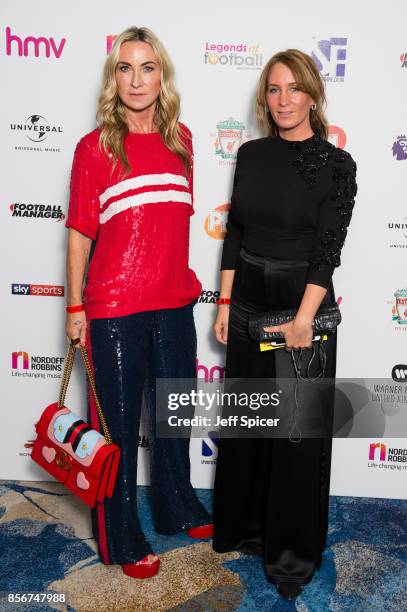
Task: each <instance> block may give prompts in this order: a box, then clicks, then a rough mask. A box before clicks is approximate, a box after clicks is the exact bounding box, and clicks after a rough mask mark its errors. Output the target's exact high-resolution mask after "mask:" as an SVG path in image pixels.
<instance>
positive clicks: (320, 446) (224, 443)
mask: <svg viewBox="0 0 407 612" xmlns="http://www.w3.org/2000/svg"><path fill="white" fill-rule="evenodd" d="M307 267H308V266H307V263H306V262H298V261H281V260H264V259H262V258H259V257H257V256H253V255H252V254H249V253H247V252H245V251H242V253H241V258H240V261H239V265H238V268H237V270H236V273H235V279H234V284H233V291H232V305H231V311H230V320H229V334H228V345H227V359H226V378H227V379H230V378H241V377H243V378H270V377H271V378H274V377H279V378H282V379H289V378H292V379H295V369H294V366H293V362H292V356H291V353H290V352H288V351H286V350H285V349H278V350H273V351H266V352H261V351H260V350H259V344H258V343H256V342H255V341H253V340H251V339H250V338H249V336H248V330H247V327H248V318H249V315H250V313H253V312H265V311H269V310H285V309H291V308H298V307H299V305H300V302H301V299H302V296H303V294H304V290H305V286H306V274H307ZM334 300H335V298H334V291H333V287H332V285H331V286H330V287H329V289H328V291H327V294H326V297H325V299H324V302H323V303H327V304H333V303H334ZM325 352H326V357H327V360H326V367H325V377H326V378H327V379H330V380H331V381H332V380H333V379H334V377H335V369H336V334H334V335H332V336H330V337H329V339H328V341H327V342H325ZM308 353H309V354H310V353H311V350H310V349H307V350H306V351H305V357H306V356H307V355H308ZM309 384H311V383H309ZM312 387H313V389H312V390H313V393H314V398H315V393H317V394H318V393H319V391H318V387H317V385H313V386H312ZM322 389H323V387H322V386H321V393H322ZM325 391H326V389H325ZM291 401H292V402H293V401H294V399H293V398H292V400H291ZM333 402H334V392H332V393H328V394H327V393H326V392H325V394H324V397H323V399H322V406H323V411H324V413H325V416H324V418H326V420H327V421H328V429H329V423H330V424H332V419H333ZM303 409H305V407H304V400H303V398H301V397H300V402H299V410H300V412H301V410H303ZM331 444H332V441H331V437H330V435H325V436H324V437H307V436H304V437H302V438H301V441H300V442H293V441H291V440H290V439H289V438H288V437H285V438H281V437H280V438H264V437H260V438H257V439H251V438H246V439H244V438H222V437H221V440H220V444H219V455H218V464H217V470H216V477H215V490H214V529H215V532H214V542H213V546H214V549H215V551H217V552H226V551H231V550H238V551H242V552H246V553H252V554H253V553H254V554H260V555H262V557H263V561H264V567H265V572H266V576H267V578H268V580H270V581H271V582H273V583H277V582H281V581H283V580H284V581H295V582H299V583H302V584H304V583H307V582H309V580H311V578H312V575H313V573H314V571H315V570H316V569H318V568H319V567H320V565H321V555H322V551H323V549H324V547H325V542H326V535H327V528H328V501H329V482H330V467H331Z"/></svg>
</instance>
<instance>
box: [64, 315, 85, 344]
mask: <svg viewBox="0 0 407 612" xmlns="http://www.w3.org/2000/svg"><path fill="white" fill-rule="evenodd" d="M66 335H67V337H68V340H76V338H79V340H80V342H79V344H80V345H81V346H85V342H86V314H85V311H82V312H75V313H73V314H67V315H66Z"/></svg>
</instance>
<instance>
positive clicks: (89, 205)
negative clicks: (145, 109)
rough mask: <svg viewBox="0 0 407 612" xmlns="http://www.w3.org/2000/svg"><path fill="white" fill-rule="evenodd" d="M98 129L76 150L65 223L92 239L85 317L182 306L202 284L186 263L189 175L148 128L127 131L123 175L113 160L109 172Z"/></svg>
mask: <svg viewBox="0 0 407 612" xmlns="http://www.w3.org/2000/svg"><path fill="white" fill-rule="evenodd" d="M183 127H184V126H183ZM184 129H185V131H186V133H187V136H186V138H185V143H186V145H187V146H188V148H189V149H190V151H191V154H192V142H191V134H190V132H189V130H187V129H186V128H185V127H184ZM99 133H100V131H99V129H97V130H94V131H93V132H91V133H90V134H87V135H86V136H84V137H83V138H82V139H81V140H80V141H79V143H78V145H77V147H76V151H75V155H74V160H73V166H72V174H71V194H70V201H69V212H68V218H67V221H66V227H71V228H73V229H75V230H77V231H79V232H81V233H82V234H84V235H85V236H88V237H89V238H92V240H96V245H95V249H94V252H93V256H92V258H91V261H90V264H89V270H88V275H87V280H86V287H85V294H84V301H85V307H86V315H87V317H88V318H89V319H99V318H107V317H121V316H125V315H129V314H133V313H136V312H143V311H147V310H159V309H163V308H178V307H181V306H185V305H186V304H189V303H190V302H192V301H193V300H194V299H195V298H197V297H198V295H199V294H200V292H201V288H202V287H201V284H200V282H199V281H198V279H197V277H196V276H195V273H194V272H193V271H192V270H191V269H190V268H189V266H188V254H189V225H190V216H191V215H192V214H193V175H192V174H191V176H189V178H188V177H187V173H186V171H185V169H184V166H183V164H182V161H181V160H180V158H179V157H178V156H177V155H175V154H174V153H172V152H171V151H170V150H169V149H168V148H167V147H166V145H165V144H164V143H163V142H162V140H161V137H160V135H159V134H155V133H153V134H128V135H127V136H126V138H125V149H126V153H127V156H128V159H129V162H130V165H131V172H130V174H126V175H125V176H123V170H120V168H119V167H118V166H119V165H117V167H116V168H115V170H114V171H113V173H112V171H111V170H112V163H111V160H110V159H109V158H108V157H107V156H106V154H105V153H103V152H102V151H101V150H100V149H99Z"/></svg>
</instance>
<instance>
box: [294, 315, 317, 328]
mask: <svg viewBox="0 0 407 612" xmlns="http://www.w3.org/2000/svg"><path fill="white" fill-rule="evenodd" d="M294 321H295V323H297V324H298V325H303V326H306V325H312V323H313V321H314V317H310V315H305V314H303V313H298V312H297V314H296V316H295V319H294Z"/></svg>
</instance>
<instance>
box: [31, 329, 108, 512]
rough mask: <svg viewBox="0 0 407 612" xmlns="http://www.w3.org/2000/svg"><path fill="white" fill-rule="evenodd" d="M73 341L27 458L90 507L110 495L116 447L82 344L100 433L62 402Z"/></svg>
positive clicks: (70, 364) (39, 422)
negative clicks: (56, 390)
mask: <svg viewBox="0 0 407 612" xmlns="http://www.w3.org/2000/svg"><path fill="white" fill-rule="evenodd" d="M75 344H76V342H75V341H72V342H71V344H70V346H69V348H68V353H67V356H66V360H65V367H64V372H63V374H62V381H61V389H60V392H59V398H58V401H57V402H55V403H54V404H50V406H47V408H45V410H44V412H43V413H42V415H41V417H40V420H39V421H38V423H37V424H36V426H35V429H36V431H37V439H36V440H35V441H34V443H33V444H32V445H31V446H32V448H33V450H32V453H31V458H32V459H33V461H35V463H37V464H38V465H39V466H41V467H42V468H43V469H44V470H45V471H46V472H48V474H51V476H53V477H54V478H56V479H57V480H58V481H59V482H61V483H62V484H64V485H65V486H66V487H67V488H68V489H69V490H70V491H71V492H72V493H74V494H75V495H77V496H78V497H80V498H81V499H82V501H84V502H85V503H86V504H88V506H90V507H91V508H93V507H94V506H95V504H96V502H99V503H102V502H103V500H104V499H105V497H112V495H113V489H114V484H115V480H116V475H117V469H118V466H119V460H120V448H119V447H118V446H117V445H116V444H114V443H113V442H112V439H111V437H110V433H109V429H108V426H107V423H106V420H105V417H104V414H103V411H102V408H101V406H100V402H99V398H98V395H97V393H96V386H95V381H94V378H93V373H92V369H91V366H90V363H89V358H88V353H87V351H86V348H85V347H84V346H80V347H79V350H80V352H81V356H82V359H83V363H84V365H85V369H86V373H87V376H88V380H89V384H90V388H91V391H92V394H93V397H94V400H95V404H96V408H97V411H98V415H99V421H100V424H101V426H102V430H103V434H104V435H102V434H101V433H100V432H99V431H96V430H95V429H92V428H91V427H90V426H89V425H88V424H87V423H86V422H85V421H83V420H82V419H81V418H80V417H78V416H77V415H76V414H75V413H73V412H71V410H69V408H67V407H66V406H65V405H64V402H65V395H66V391H67V389H68V384H69V380H70V377H71V372H72V367H73V362H74V357H75V352H76V348H75Z"/></svg>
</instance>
